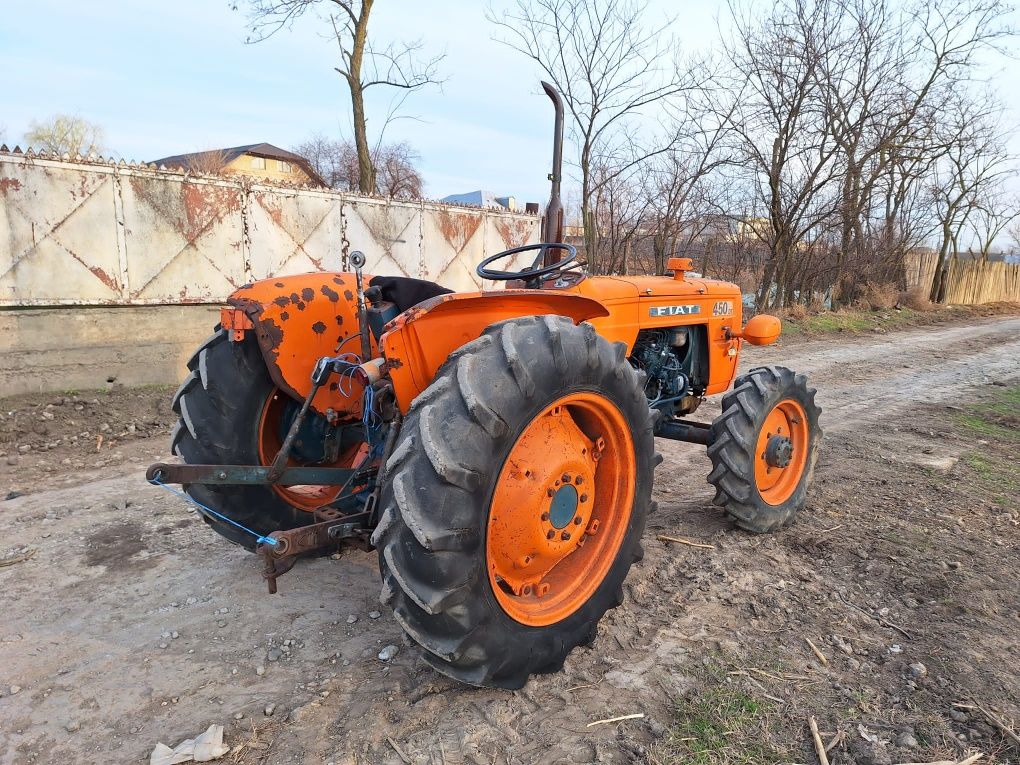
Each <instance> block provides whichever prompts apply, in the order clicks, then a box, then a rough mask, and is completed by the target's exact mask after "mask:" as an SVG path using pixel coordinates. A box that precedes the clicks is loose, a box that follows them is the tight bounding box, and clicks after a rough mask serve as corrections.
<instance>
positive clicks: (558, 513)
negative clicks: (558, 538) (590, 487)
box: [549, 483, 578, 529]
mask: <svg viewBox="0 0 1020 765" xmlns="http://www.w3.org/2000/svg"><path fill="white" fill-rule="evenodd" d="M577 500H578V494H577V489H575V488H574V485H573V484H571V483H566V484H563V485H562V486H560V488H558V489H557V490H556V493H555V494H553V498H552V503H551V504H550V505H549V523H551V524H552V526H553V528H554V529H562V528H564V527H565V526H566V525H567V524H569V523H570V522H571V521H572V520H574V516H575V514H576V512H577Z"/></svg>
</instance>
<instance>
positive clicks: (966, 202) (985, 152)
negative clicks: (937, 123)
mask: <svg viewBox="0 0 1020 765" xmlns="http://www.w3.org/2000/svg"><path fill="white" fill-rule="evenodd" d="M952 106H953V108H951V109H950V110H948V112H947V114H946V120H947V124H946V126H945V130H946V134H947V137H946V139H945V142H946V146H947V151H946V154H945V157H944V158H943V160H942V161H941V162H940V163H939V164H938V166H937V167H936V171H935V174H934V177H933V180H932V195H933V198H934V207H935V215H936V217H937V220H938V236H939V248H938V261H937V263H936V266H935V272H934V275H933V277H932V284H931V290H930V293H929V299H930V300H931V301H932V302H933V303H941V302H943V301H944V300H945V296H946V287H947V278H948V274H949V265H950V260H951V259H952V258H953V257H955V255H956V253H957V252H958V251H959V248H960V237H961V235H962V233H963V232H964V230H965V229H966V227H967V226H968V221H969V220H970V218H971V216H972V215H973V214H974V212H975V210H976V208H977V204H978V200H979V199H980V196H981V193H982V192H983V190H984V189H985V188H987V187H988V186H990V185H991V186H994V185H996V184H997V183H998V182H999V180H1000V179H1001V178H1002V177H1003V175H1004V174H1005V173H1007V172H1009V170H1010V163H1011V159H1012V158H1011V157H1010V156H1009V154H1008V152H1007V151H1006V149H1005V145H1004V141H1003V136H1002V134H1001V131H1000V130H999V127H998V123H999V120H1000V119H1001V110H1000V109H996V108H993V109H989V110H986V111H982V110H981V109H980V108H979V107H978V106H977V105H976V104H974V103H971V102H970V101H967V100H961V101H958V102H956V103H954V104H953V105H952Z"/></svg>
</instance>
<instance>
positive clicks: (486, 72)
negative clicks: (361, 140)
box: [0, 0, 1020, 203]
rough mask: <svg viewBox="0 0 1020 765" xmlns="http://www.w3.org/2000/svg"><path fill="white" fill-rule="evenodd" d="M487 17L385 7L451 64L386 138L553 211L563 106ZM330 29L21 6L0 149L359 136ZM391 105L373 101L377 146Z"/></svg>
mask: <svg viewBox="0 0 1020 765" xmlns="http://www.w3.org/2000/svg"><path fill="white" fill-rule="evenodd" d="M509 2H511V0H494V2H493V3H492V7H493V8H494V10H496V11H498V10H499V9H500V8H502V7H504V6H505V5H507V4H508V3H509ZM238 4H239V5H241V6H242V7H243V0H239V3H238ZM488 6H489V4H488V3H486V2H484V1H483V0H379V1H378V2H377V3H376V5H375V8H374V9H373V13H372V19H371V22H370V27H369V30H370V35H372V36H374V37H375V38H376V39H378V40H414V39H418V38H421V39H422V40H423V41H424V43H425V50H424V53H427V54H438V53H444V52H445V54H446V58H445V60H444V61H443V62H442V64H441V73H442V74H443V75H444V76H445V78H446V80H445V82H444V83H443V85H442V87H441V88H434V87H433V88H428V89H426V90H424V91H421V92H418V93H415V94H414V95H412V96H411V97H410V99H409V100H408V101H407V103H406V104H405V107H404V110H403V113H404V114H406V115H408V117H409V118H407V119H402V120H398V121H396V122H394V123H392V124H391V125H390V126H389V128H388V131H387V134H386V139H387V141H390V140H392V141H407V142H408V143H410V144H411V145H412V146H413V147H414V148H415V149H416V150H417V151H418V153H419V154H420V156H421V163H420V166H421V169H422V171H423V175H424V177H425V181H426V193H427V195H428V196H429V197H431V198H440V197H443V196H445V195H447V194H452V193H460V192H467V191H473V190H476V189H485V190H488V191H493V192H496V193H497V194H499V195H503V194H512V195H514V196H516V197H517V199H518V201H519V202H521V203H523V202H527V201H537V202H545V200H546V199H547V198H548V195H549V189H548V183H547V181H546V180H545V179H546V175H547V174H548V172H549V165H550V162H551V135H552V108H551V105H550V103H549V101H548V99H547V98H546V97H545V96H544V95H543V94H542V91H541V88H540V86H539V80H540V79H541V76H540V75H541V73H540V72H539V71H538V70H537V68H536V66H535V65H533V64H532V63H531V62H530V61H529V60H528V59H526V58H525V57H524V56H522V55H521V54H520V53H517V52H515V51H513V50H511V49H510V48H508V47H506V46H504V45H502V44H500V43H499V42H497V41H495V40H494V39H493V35H494V33H495V29H494V28H493V26H492V25H491V24H490V23H489V22H488V21H487V20H486V18H485V10H486V8H487V7H488ZM720 10H721V4H719V3H716V2H713V1H711V0H709V1H707V2H706V1H705V0H653V1H652V4H651V7H650V9H649V18H648V21H649V22H650V23H653V24H654V23H656V22H657V21H658V20H661V19H663V18H665V17H666V16H667V15H673V16H675V17H676V23H675V27H674V31H675V33H676V35H677V36H678V38H679V42H680V44H681V45H682V46H685V47H688V48H692V49H693V48H696V47H698V46H704V45H706V44H707V42H708V41H712V40H715V39H717V37H718V34H719V32H718V24H717V18H716V17H717V14H718V12H719V11H720ZM1017 20H1018V26H1020V15H1018V17H1017ZM323 31H324V25H323V24H322V22H320V21H318V20H316V19H315V18H311V17H309V18H306V19H302V20H301V21H299V22H298V23H297V24H296V25H295V26H294V27H293V28H292V29H290V30H284V31H281V32H280V33H278V34H277V35H275V36H274V37H272V38H271V39H269V40H267V41H265V42H261V43H258V44H254V45H250V44H245V42H244V40H245V36H246V19H245V16H244V13H243V12H242V11H235V10H231V7H230V3H229V2H227V0H175V2H153V3H150V2H144V3H142V2H138V0H94V1H93V2H88V3H82V2H70V0H64V1H63V2H58V1H57V0H32V1H31V2H27V1H26V0H6V2H4V13H3V18H2V20H0V71H3V72H5V74H6V76H5V78H4V88H3V95H2V96H0V137H2V139H3V140H4V141H6V142H7V143H8V144H9V145H11V146H12V147H13V145H14V144H15V143H22V145H23V148H24V141H23V135H24V133H25V131H26V130H27V129H28V127H29V124H30V123H31V121H32V120H42V119H45V118H46V117H49V116H50V115H52V114H54V113H57V112H64V113H71V114H77V115H80V116H82V117H84V118H86V119H88V120H90V121H92V122H95V123H97V124H99V125H100V126H102V127H103V129H104V131H105V143H106V146H107V148H108V149H109V152H110V153H112V154H113V155H114V156H116V157H118V158H124V159H135V160H145V161H149V160H152V159H155V158H158V157H163V156H167V155H171V154H180V153H184V152H189V151H198V150H202V149H209V148H223V147H229V146H238V145H243V144H249V143H260V142H267V143H272V144H275V145H277V146H281V147H283V148H292V147H294V146H295V145H297V144H299V143H300V142H301V141H302V140H304V139H306V138H307V137H309V136H310V135H311V134H313V133H324V134H327V135H331V136H336V137H341V136H343V137H349V136H351V135H352V130H351V121H350V116H349V111H350V107H349V98H348V97H347V94H346V86H345V84H344V82H343V80H342V79H341V78H340V76H339V75H338V74H337V73H336V72H335V71H334V70H333V67H334V66H335V65H336V59H337V53H336V43H335V42H334V41H331V40H329V39H326V38H325V36H324V34H323ZM995 66H996V76H995V82H996V84H997V85H998V88H997V89H998V90H999V91H1000V94H1001V96H1002V97H1003V99H1004V100H1006V101H1007V102H1008V104H1009V106H1010V110H1011V113H1010V119H1011V120H1012V122H1013V124H1020V61H1017V60H1011V61H1005V62H1002V61H1000V62H997V63H996V64H995ZM392 92H393V91H392V90H390V89H382V88H380V89H376V91H375V93H373V92H372V91H369V93H370V96H369V103H368V108H369V131H370V135H371V134H373V129H374V127H376V126H378V124H380V122H381V121H382V118H383V115H384V114H385V113H386V111H387V110H388V106H389V103H390V94H391V93H392ZM1016 149H1017V151H1018V153H1020V142H1018V143H1017V145H1016ZM568 154H569V147H568Z"/></svg>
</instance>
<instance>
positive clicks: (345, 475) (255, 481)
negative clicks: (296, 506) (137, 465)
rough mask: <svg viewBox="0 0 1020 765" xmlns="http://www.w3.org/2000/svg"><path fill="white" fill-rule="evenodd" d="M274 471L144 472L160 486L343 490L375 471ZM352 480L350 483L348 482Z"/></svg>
mask: <svg viewBox="0 0 1020 765" xmlns="http://www.w3.org/2000/svg"><path fill="white" fill-rule="evenodd" d="M272 473H273V468H271V467H264V466H261V465H183V464H182V465H171V464H167V463H164V462H157V463H156V464H155V465H150V466H149V469H148V470H147V471H146V472H145V478H146V480H148V481H153V480H158V481H159V482H160V483H181V484H191V483H195V484H208V485H220V484H226V485H241V486H243V485H255V486H258V485H268V484H277V485H279V486H305V485H311V486H342V485H344V484H345V483H347V482H348V481H351V483H355V484H356V483H357V479H358V478H359V477H364V478H365V479H366V480H367V479H368V478H370V477H371V476H372V475H373V474H374V471H372V470H367V471H358V470H351V469H349V468H324V467H289V468H285V469H284V470H283V471H281V472H280V473H279V475H278V476H276V477H274V476H273V475H272ZM352 478H353V479H354V480H351V479H352Z"/></svg>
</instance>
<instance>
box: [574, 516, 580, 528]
mask: <svg viewBox="0 0 1020 765" xmlns="http://www.w3.org/2000/svg"><path fill="white" fill-rule="evenodd" d="M574 525H575V526H580V525H581V516H580V515H575V516H574Z"/></svg>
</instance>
